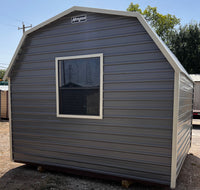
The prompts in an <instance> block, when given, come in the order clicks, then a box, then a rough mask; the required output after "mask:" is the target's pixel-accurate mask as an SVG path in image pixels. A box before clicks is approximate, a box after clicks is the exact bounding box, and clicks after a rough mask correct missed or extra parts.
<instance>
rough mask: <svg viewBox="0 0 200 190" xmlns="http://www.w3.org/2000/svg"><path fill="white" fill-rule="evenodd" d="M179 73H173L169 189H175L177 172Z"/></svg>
mask: <svg viewBox="0 0 200 190" xmlns="http://www.w3.org/2000/svg"><path fill="white" fill-rule="evenodd" d="M179 79H180V73H179V72H178V73H177V72H174V102H173V128H172V158H171V182H170V187H171V188H172V189H174V188H175V187H176V177H177V176H176V170H177V125H178V112H179V93H180V92H179V82H180V80H179Z"/></svg>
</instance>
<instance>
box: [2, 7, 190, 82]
mask: <svg viewBox="0 0 200 190" xmlns="http://www.w3.org/2000/svg"><path fill="white" fill-rule="evenodd" d="M73 11H85V12H94V13H102V14H111V15H119V16H127V17H136V18H137V19H138V20H139V21H140V22H141V24H142V25H143V27H144V28H145V29H146V31H147V32H148V34H149V35H150V36H151V38H152V39H153V41H154V42H155V43H156V45H157V46H158V48H159V49H160V51H161V52H162V53H163V54H164V56H165V57H166V59H167V60H168V62H169V63H170V64H171V66H172V67H173V69H174V70H175V72H183V73H184V74H185V75H186V76H187V77H188V78H189V79H190V80H191V81H192V78H191V77H190V76H189V74H188V73H187V71H186V70H185V69H184V68H183V66H182V65H181V63H180V62H179V61H178V59H177V58H176V57H175V55H174V54H173V53H172V52H171V51H170V50H169V48H168V47H167V46H166V45H165V44H164V42H163V41H162V40H161V39H160V37H158V35H157V34H156V33H155V32H154V31H153V30H152V29H151V27H150V26H149V24H148V23H147V22H146V20H145V19H144V18H143V16H142V15H141V14H139V13H137V12H128V11H115V10H107V9H96V8H88V7H77V6H74V7H72V8H70V9H68V10H66V11H64V12H62V13H60V14H58V15H56V16H54V17H52V18H50V19H48V20H46V21H45V22H42V23H41V24H39V25H37V26H35V27H33V28H31V29H30V30H27V31H26V32H25V33H24V35H23V36H22V39H21V41H20V43H19V45H18V47H17V49H16V51H15V54H14V56H13V58H12V60H11V62H10V65H9V67H8V69H7V70H6V73H5V75H4V77H3V80H5V79H6V78H7V77H9V76H10V71H11V69H12V67H13V65H14V63H15V60H16V58H17V55H18V53H19V51H20V48H21V46H22V45H23V42H24V40H25V39H26V36H27V35H28V34H30V33H32V32H34V31H36V30H38V29H39V28H41V27H43V26H45V25H47V24H49V23H51V22H54V21H56V20H57V19H59V18H61V17H63V16H65V15H67V14H70V13H71V12H73Z"/></svg>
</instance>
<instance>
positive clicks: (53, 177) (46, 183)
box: [0, 122, 200, 190]
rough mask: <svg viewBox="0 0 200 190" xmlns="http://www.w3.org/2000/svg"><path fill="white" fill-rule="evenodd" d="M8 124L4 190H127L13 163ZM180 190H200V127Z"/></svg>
mask: <svg viewBox="0 0 200 190" xmlns="http://www.w3.org/2000/svg"><path fill="white" fill-rule="evenodd" d="M9 149H10V147H9V127H8V122H0V190H26V189H27V190H57V189H58V190H115V189H116V190H124V189H125V188H123V187H122V186H121V184H120V182H115V181H106V180H99V179H91V178H87V177H78V176H74V175H69V174H63V173H58V172H49V171H45V172H43V173H40V172H38V171H37V170H36V168H32V167H30V166H26V165H23V164H18V163H14V162H11V161H10V150H9ZM129 189H130V190H133V189H134V190H160V189H161V190H167V189H169V188H167V187H164V186H156V185H153V184H142V183H134V184H133V185H131V186H130V187H129ZM176 190H200V126H199V127H195V128H194V129H193V136H192V147H191V149H190V152H189V154H188V155H187V158H186V160H185V163H184V165H183V168H182V170H181V172H180V175H179V177H178V179H177V187H176Z"/></svg>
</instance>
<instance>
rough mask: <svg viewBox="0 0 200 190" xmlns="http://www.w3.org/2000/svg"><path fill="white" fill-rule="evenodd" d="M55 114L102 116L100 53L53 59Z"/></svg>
mask: <svg viewBox="0 0 200 190" xmlns="http://www.w3.org/2000/svg"><path fill="white" fill-rule="evenodd" d="M56 99H57V100H56V103H57V117H68V118H88V119H89V118H91V119H102V103H103V102H102V99H103V54H91V55H80V56H69V57H57V58H56Z"/></svg>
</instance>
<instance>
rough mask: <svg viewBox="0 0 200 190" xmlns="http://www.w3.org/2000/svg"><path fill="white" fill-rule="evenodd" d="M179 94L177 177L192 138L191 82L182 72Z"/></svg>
mask: <svg viewBox="0 0 200 190" xmlns="http://www.w3.org/2000/svg"><path fill="white" fill-rule="evenodd" d="M179 94H180V96H179V116H178V127H177V130H178V131H177V134H178V137H177V177H178V174H179V172H180V170H181V166H182V164H183V162H184V160H185V157H186V156H187V153H188V151H189V148H190V146H191V140H192V113H193V83H192V82H191V81H190V80H189V79H188V78H187V77H186V76H185V74H183V73H181V74H180V83H179Z"/></svg>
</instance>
